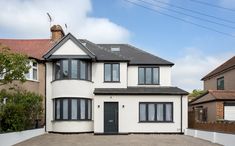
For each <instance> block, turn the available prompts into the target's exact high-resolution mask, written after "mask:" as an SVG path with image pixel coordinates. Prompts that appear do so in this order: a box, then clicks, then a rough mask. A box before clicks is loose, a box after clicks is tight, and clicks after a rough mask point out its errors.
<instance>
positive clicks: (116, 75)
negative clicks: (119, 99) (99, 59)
mask: <svg viewBox="0 0 235 146" xmlns="http://www.w3.org/2000/svg"><path fill="white" fill-rule="evenodd" d="M113 81H119V64H113Z"/></svg>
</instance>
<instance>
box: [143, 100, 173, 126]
mask: <svg viewBox="0 0 235 146" xmlns="http://www.w3.org/2000/svg"><path fill="white" fill-rule="evenodd" d="M141 104H145V117H146V120H141V119H140V105H141ZM149 104H154V109H155V115H154V120H153V121H151V120H149V119H148V115H149V113H148V105H149ZM157 104H163V120H162V121H160V120H157ZM166 104H171V120H170V121H167V120H166ZM173 122H174V104H173V102H139V123H173Z"/></svg>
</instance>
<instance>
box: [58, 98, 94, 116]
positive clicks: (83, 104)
mask: <svg viewBox="0 0 235 146" xmlns="http://www.w3.org/2000/svg"><path fill="white" fill-rule="evenodd" d="M91 111H92V110H91V99H85V98H56V99H54V119H55V120H65V121H66V120H91Z"/></svg>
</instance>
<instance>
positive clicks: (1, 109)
mask: <svg viewBox="0 0 235 146" xmlns="http://www.w3.org/2000/svg"><path fill="white" fill-rule="evenodd" d="M6 97H7V102H6V104H3V99H4V98H6ZM42 99H43V97H42V96H40V95H38V94H35V93H32V92H28V91H14V92H12V91H11V92H9V91H8V92H7V91H6V90H2V91H0V122H1V123H0V132H11V131H22V130H27V129H32V128H35V124H36V120H38V119H39V118H40V117H41V115H42V109H43V108H42Z"/></svg>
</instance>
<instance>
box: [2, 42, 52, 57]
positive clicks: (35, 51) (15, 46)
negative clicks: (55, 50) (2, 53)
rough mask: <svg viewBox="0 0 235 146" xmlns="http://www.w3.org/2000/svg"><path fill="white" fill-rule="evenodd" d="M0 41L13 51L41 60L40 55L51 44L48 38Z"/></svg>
mask: <svg viewBox="0 0 235 146" xmlns="http://www.w3.org/2000/svg"><path fill="white" fill-rule="evenodd" d="M0 43H1V44H3V45H6V46H7V47H9V48H10V49H11V51H13V52H16V53H22V54H25V55H28V56H29V57H32V58H35V59H38V60H43V58H42V56H43V55H44V54H45V53H46V52H47V51H48V50H49V49H50V47H51V46H52V45H53V42H51V40H50V39H28V40H22V39H0Z"/></svg>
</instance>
